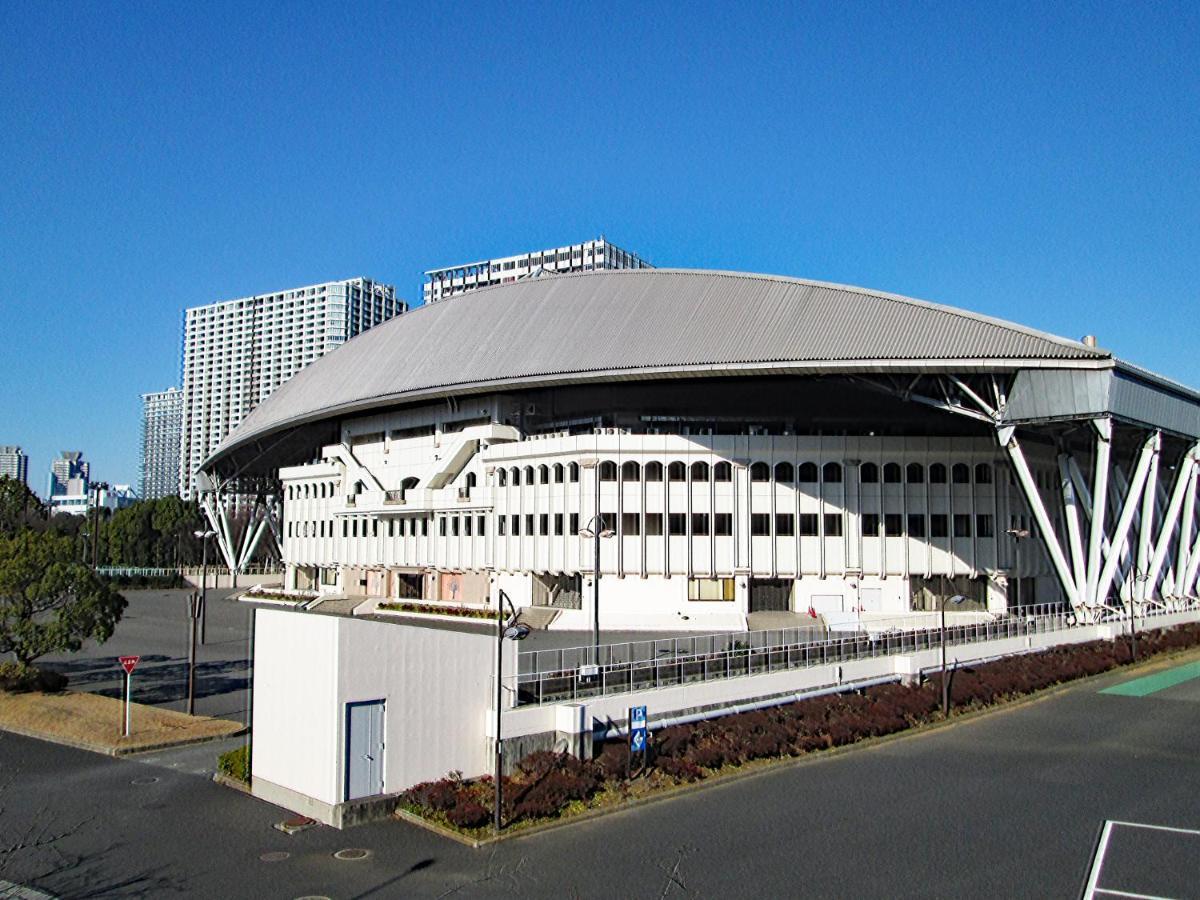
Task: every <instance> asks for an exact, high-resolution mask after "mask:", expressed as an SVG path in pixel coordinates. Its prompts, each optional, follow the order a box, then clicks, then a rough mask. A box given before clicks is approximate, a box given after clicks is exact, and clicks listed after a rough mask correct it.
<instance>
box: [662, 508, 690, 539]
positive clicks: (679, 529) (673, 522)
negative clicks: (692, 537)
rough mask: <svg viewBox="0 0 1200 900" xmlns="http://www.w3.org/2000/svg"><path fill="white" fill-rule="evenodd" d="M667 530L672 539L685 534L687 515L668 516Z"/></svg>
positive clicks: (673, 514)
mask: <svg viewBox="0 0 1200 900" xmlns="http://www.w3.org/2000/svg"><path fill="white" fill-rule="evenodd" d="M667 528H668V530H669V531H670V533H671V535H672V536H674V537H679V536H681V535H685V534H687V514H686V513H671V514H670V515H668V516H667Z"/></svg>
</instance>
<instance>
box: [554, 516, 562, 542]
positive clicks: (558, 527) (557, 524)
mask: <svg viewBox="0 0 1200 900" xmlns="http://www.w3.org/2000/svg"><path fill="white" fill-rule="evenodd" d="M562 533H563V514H562V513H555V514H554V534H555V536H556V537H562Z"/></svg>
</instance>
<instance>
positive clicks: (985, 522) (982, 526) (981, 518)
mask: <svg viewBox="0 0 1200 900" xmlns="http://www.w3.org/2000/svg"><path fill="white" fill-rule="evenodd" d="M994 534H995V532H994V531H993V530H992V517H991V515H990V514H988V513H981V514H979V515H977V516H976V517H975V536H976V537H982V538H983V537H985V538H986V537H992V536H993V535H994Z"/></svg>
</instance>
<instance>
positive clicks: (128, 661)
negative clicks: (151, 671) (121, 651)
mask: <svg viewBox="0 0 1200 900" xmlns="http://www.w3.org/2000/svg"><path fill="white" fill-rule="evenodd" d="M117 659H119V660H120V661H121V668H122V669H124V670H125V674H126V675H132V674H133V669H134V666H136V665H137V664H138V660H139V659H141V657H140V656H118V657H117Z"/></svg>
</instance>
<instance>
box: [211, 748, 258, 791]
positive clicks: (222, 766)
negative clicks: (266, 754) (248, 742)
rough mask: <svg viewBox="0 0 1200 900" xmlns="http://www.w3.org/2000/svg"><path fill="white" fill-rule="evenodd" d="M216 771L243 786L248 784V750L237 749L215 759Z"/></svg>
mask: <svg viewBox="0 0 1200 900" xmlns="http://www.w3.org/2000/svg"><path fill="white" fill-rule="evenodd" d="M217 771H218V772H220V773H221V774H222V775H227V776H228V777H230V778H236V779H237V780H238V781H241V782H243V783H245V784H249V783H250V748H249V747H246V746H242V747H237V748H235V749H233V750H230V751H228V752H226V753H222V754H221V755H220V756H218V757H217Z"/></svg>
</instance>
